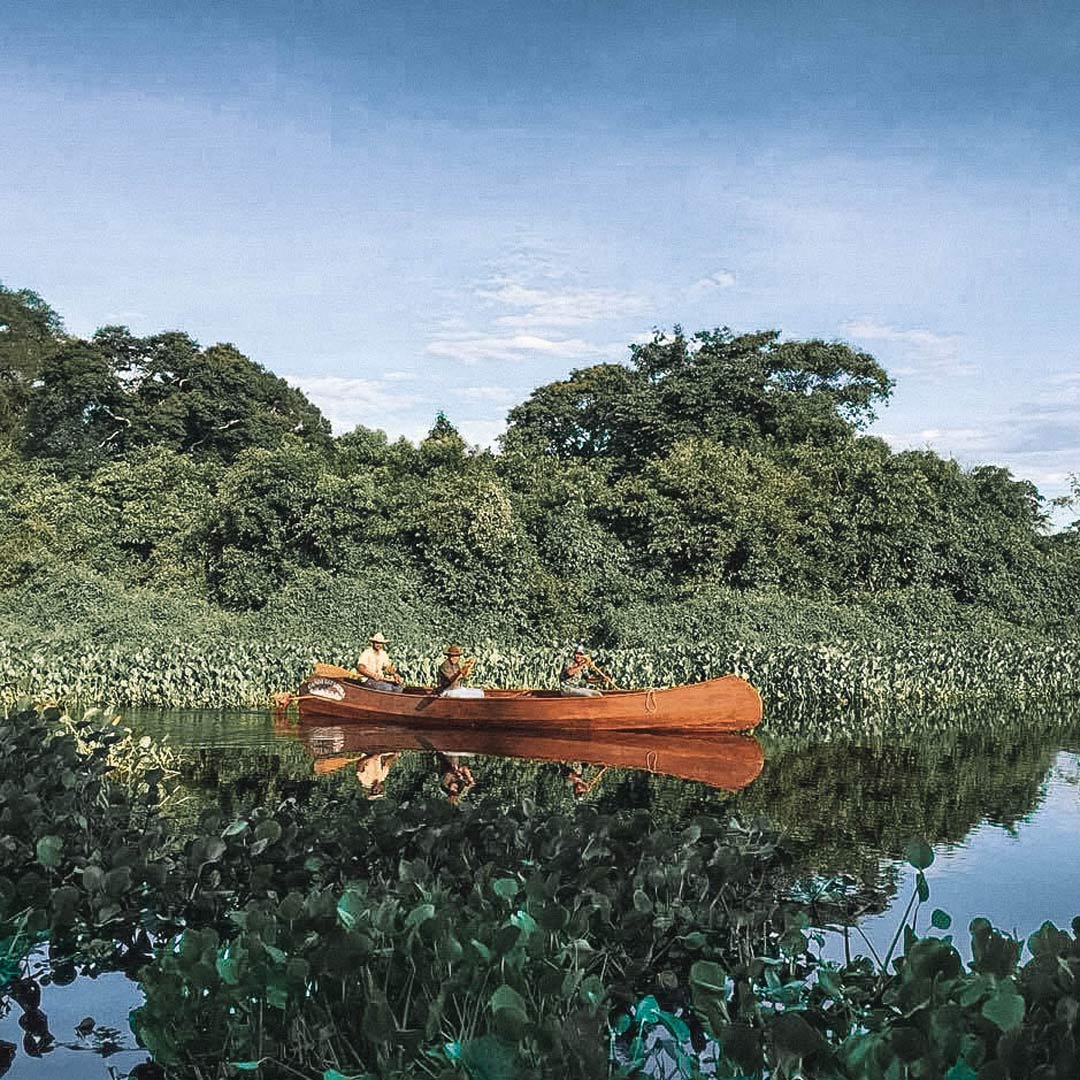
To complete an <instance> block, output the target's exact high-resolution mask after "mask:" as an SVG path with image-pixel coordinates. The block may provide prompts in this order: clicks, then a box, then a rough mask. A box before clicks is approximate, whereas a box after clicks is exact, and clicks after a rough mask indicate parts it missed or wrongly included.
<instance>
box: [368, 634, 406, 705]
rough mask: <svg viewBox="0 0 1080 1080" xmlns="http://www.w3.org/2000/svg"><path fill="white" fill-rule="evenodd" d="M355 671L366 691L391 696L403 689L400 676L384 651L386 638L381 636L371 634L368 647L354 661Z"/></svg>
mask: <svg viewBox="0 0 1080 1080" xmlns="http://www.w3.org/2000/svg"><path fill="white" fill-rule="evenodd" d="M356 670H357V672H358V673H359V675H360V678H361V680H362V681H363V684H364V686H366V687H367V689H368V690H386V691H388V692H389V693H391V694H400V693H401V691H402V690H404V689H405V686H404V684H403V683H402V680H401V676H400V675H399V674H398V673H397V669H396V668H395V667H394V665H393V664H392V663H391V662H390V656H389V654H388V653H387V651H386V638H384V637H383V636H382V634H373V635H372V636H371V638H370V639H369V641H368V647H367V648H366V649H365V650H364V651H363V652H362V653H361V654H360V659H359V660H357V661H356Z"/></svg>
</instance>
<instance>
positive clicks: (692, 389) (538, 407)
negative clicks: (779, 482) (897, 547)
mask: <svg viewBox="0 0 1080 1080" xmlns="http://www.w3.org/2000/svg"><path fill="white" fill-rule="evenodd" d="M892 385H893V384H892V381H891V380H890V379H889V377H888V375H887V374H886V373H885V371H884V369H882V368H881V366H880V365H879V364H878V363H877V362H876V361H875V360H874V358H873V357H872V356H870V355H869V354H868V353H864V352H859V351H857V350H854V349H852V348H851V347H850V346H848V345H845V344H843V343H840V342H824V341H818V340H814V341H781V340H780V335H779V333H778V332H777V331H772V330H769V331H763V332H760V333H755V334H741V335H738V336H736V335H734V334H733V333H732V332H731V331H730V330H728V329H726V328H724V329H719V330H703V331H699V332H698V333H696V334H694V335H693V336H692V337H690V338H687V337H686V336H685V335H684V334H683V332H682V330H681V329H680V328H679V327H676V328H675V332H674V334H673V335H672V336H670V337H669V336H668V335H666V334H664V333H662V332H659V331H658V332H657V333H656V334H655V335H654V337H653V339H652V341H650V342H648V343H647V344H644V345H633V346H631V356H630V366H629V367H626V366H623V365H620V364H600V365H597V366H595V367H591V368H585V369H583V370H579V371H574V372H571V374H570V377H569V379H567V380H564V381H562V382H557V383H551V384H549V385H547V386H542V387H540V388H539V389H537V390H535V391H533V393H532V395H531V396H530V397H529V399H528V400H527V401H526V402H524V403H523V404H521V405H518V406H516V407H515V408H514V409H512V410H511V411H510V414H509V417H508V425H509V430H508V433H507V436H506V440H505V441H504V447H506V448H508V449H509V448H512V447H513V446H532V447H535V448H536V449H538V450H540V451H543V452H547V453H552V454H556V455H559V456H563V457H582V458H586V459H589V458H595V457H601V456H607V457H611V458H613V459H614V460H615V461H616V462H618V463H619V467H620V469H621V470H623V471H631V470H633V469H634V468H636V467H637V465H638V464H639V463H640V462H641V461H643V460H645V459H647V458H651V457H654V456H656V455H658V454H663V453H665V452H667V451H668V450H670V449H671V448H672V447H673V446H674V445H675V444H676V443H677V442H679V441H680V440H683V439H687V438H692V437H695V436H704V437H707V438H709V439H711V440H713V441H715V442H719V443H720V444H722V445H725V446H753V445H757V444H767V445H770V446H781V447H782V446H791V445H794V444H796V443H800V442H811V443H815V444H819V445H830V444H833V443H836V442H837V441H840V440H843V439H847V438H850V437H851V436H852V435H853V434H854V433H855V432H857V431H859V430H860V429H862V428H864V427H865V426H866V425H867V424H869V423H870V422H871V421H872V420H873V419H874V408H875V407H876V406H877V405H878V404H879V403H882V402H884V401H887V400H888V397H889V394H890V393H891V390H892Z"/></svg>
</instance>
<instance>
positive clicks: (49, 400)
mask: <svg viewBox="0 0 1080 1080" xmlns="http://www.w3.org/2000/svg"><path fill="white" fill-rule="evenodd" d="M129 404H130V396H129V394H128V392H127V391H126V390H125V388H124V387H123V385H122V384H121V382H120V380H119V379H118V378H117V373H116V370H115V368H114V367H113V365H112V363H111V362H110V360H109V357H108V356H106V355H105V354H104V353H103V352H102V351H101V350H100V349H99V348H98V347H97V346H96V345H94V344H92V343H90V342H86V341H81V340H79V339H77V338H71V339H69V340H68V341H66V342H65V343H64V344H63V345H61V346H60V347H59V348H58V349H57V350H56V351H55V352H53V353H51V354H49V355H47V356H46V357H45V358H44V360H43V361H42V364H41V369H40V372H39V377H38V378H37V379H36V380H35V385H34V387H33V389H32V391H31V393H30V395H29V399H28V402H27V408H26V417H25V421H24V425H23V426H24V431H23V450H24V451H25V453H26V455H27V456H28V457H31V458H46V459H51V461H52V462H53V463H54V464H55V465H56V466H57V467H58V468H59V470H60V471H61V472H63V473H67V474H75V475H83V476H85V475H88V474H89V473H90V472H92V471H93V469H94V468H96V467H97V466H98V465H100V464H102V463H103V462H104V461H106V460H108V458H110V457H112V456H115V455H116V454H117V453H119V452H120V450H121V449H122V448H123V447H124V445H125V442H126V441H127V439H128V438H129V435H128V431H129V429H130V428H131V425H132V421H131V419H130V417H129V415H128V413H129V411H130V410H129Z"/></svg>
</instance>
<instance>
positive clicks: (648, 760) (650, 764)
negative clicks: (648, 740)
mask: <svg viewBox="0 0 1080 1080" xmlns="http://www.w3.org/2000/svg"><path fill="white" fill-rule="evenodd" d="M658 760H659V759H658V758H657V756H656V751H655V750H650V751H649V752H648V753H647V754H646V755H645V768H646V769H648V770H649V772H653V773H654V772H656V763H657V761H658Z"/></svg>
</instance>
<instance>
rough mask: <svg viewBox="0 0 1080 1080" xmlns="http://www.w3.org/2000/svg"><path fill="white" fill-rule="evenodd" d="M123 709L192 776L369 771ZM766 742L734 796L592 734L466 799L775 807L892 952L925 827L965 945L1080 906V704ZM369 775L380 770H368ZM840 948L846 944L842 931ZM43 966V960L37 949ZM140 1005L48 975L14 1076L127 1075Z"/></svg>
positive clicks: (939, 891)
mask: <svg viewBox="0 0 1080 1080" xmlns="http://www.w3.org/2000/svg"><path fill="white" fill-rule="evenodd" d="M126 719H127V721H128V722H129V723H130V724H131V725H132V726H133V727H135V728H136V729H137V730H138V731H140V732H142V733H146V734H149V735H152V736H154V737H155V738H164V737H166V736H167V737H168V741H169V742H170V743H171V744H172V745H173V746H174V747H175V748H177V750H178V751H180V752H182V754H183V756H184V759H185V761H186V762H187V773H188V783H189V784H190V785H191V787H192V790H198V789H200V788H201V789H203V790H204V791H208V790H212V789H213V788H214V787H215V786H216V785H218V784H227V783H236V782H239V783H247V784H250V783H252V782H254V783H258V782H259V781H260V779H265V777H266V776H267V775H269V774H275V775H281V774H284V775H287V776H290V777H297V778H303V777H312V776H315V775H316V774H318V775H322V776H325V775H328V774H331V773H336V774H339V775H340V774H342V773H344V772H345V771H346V770H348V771H349V772H351V771H353V770H355V768H356V747H355V746H352V745H350V743H349V739H348V737H347V733H343V732H342V730H341V729H335V728H333V727H332V726H328V727H327V728H324V729H319V730H311V731H305V732H303V733H301V732H299V731H298V729H296V728H295V726H293V725H290V724H281V723H277V724H275V722H274V721H273V719H272V718H271V717H270V716H268V715H267V714H266V713H238V712H231V713H205V712H204V713H142V714H133V715H130V716H128V717H127V718H126ZM761 744H762V747H763V750H764V758H765V760H764V765H763V767H760V761H759V762H758V766H759V767H760V775H758V776H757V777H756V779H753V778H752V773H753V772H755V771H756V767H753V760H752V755H750V754H749V751H746V752H745V753H744V757H746V763H744V764H745V768H744V769H743V771H744V772H746V770H747V769H749V773H747V776H749V777H750V779H748V780H747V781H746V783H745V786H743V787H742V788H741V790H739V791H736V792H727V791H722V790H719V789H716V788H712V787H710V786H708V785H707V784H702V783H700V782H696V781H691V780H681V779H678V778H672V777H665V776H663V775H658V774H656V773H655V772H654V774H652V775H650V774H649V773H647V772H643V771H635V770H632V769H626V768H617V767H613V768H609V769H607V770H603V769H601V768H600V767H599V766H590V765H589V763H588V762H589V755H588V752H587V750H585V749H584V748H583V749H582V750H581V752H580V754H579V755H578V761H577V762H575V770H576V771H575V774H573V775H568V770H567V768H566V767H565V766H560V765H559V764H558V763H557V762H555V761H541V762H540V763H539V764H538V763H536V762H535V761H528V760H516V759H506V758H495V757H490V756H484V755H479V754H473V755H471V756H469V757H467V758H463V759H460V760H462V761H465V762H467V763H468V765H469V767H470V769H471V772H472V774H473V776H474V778H475V781H476V783H475V787H473V788H472V789H471V790H470V791H468V792H467V793H466V795H465V797H467V798H470V799H482V798H513V797H518V796H520V795H530V794H531V795H536V796H542V797H546V798H547V799H548V801H549V802H550V800H551V799H553V798H554V799H561V800H562V801H563V802H564V803H565V804H566V805H571V804H572V802H573V799H574V794H573V785H574V781H575V776H576V777H577V779H578V782H579V784H580V783H585V784H588V785H590V787H589V791H588V793H587V794H586V795H585V796H584V797H585V798H587V799H592V800H595V801H597V802H598V803H601V804H602V805H604V806H605V807H607V808H612V807H617V806H647V807H649V808H650V809H651V810H652V811H653V812H654V813H656V814H662V815H668V816H672V815H673V816H676V817H678V816H681V815H686V816H692V815H693V814H696V813H701V812H715V813H716V814H718V815H721V816H724V817H726V816H729V815H730V814H732V813H742V814H748V815H763V816H764V817H766V818H769V819H771V820H772V821H773V822H775V823H776V824H778V825H779V826H780V827H782V828H783V829H784V830H785V831H786V832H788V833H789V834H791V835H792V836H794V837H795V838H797V840H799V841H800V842H801V855H800V859H801V864H800V865H801V869H802V870H803V871H804V872H805V874H806V876H807V879H808V880H819V881H820V880H823V879H827V878H829V877H835V876H839V875H845V876H849V877H851V878H852V879H854V880H856V881H857V882H858V883H859V884H860V886H861V887H862V888H863V891H864V894H865V895H867V896H868V897H870V898H871V902H870V903H869V906H868V910H867V913H866V915H865V916H864V918H863V920H862V924H861V925H862V928H863V930H864V932H865V933H866V935H867V937H868V938H869V939H870V941H871V942H872V943H873V944H874V945H875V947H877V948H878V949H879V950H880V949H882V948H883V947H885V946H886V945H887V943H888V941H889V940H890V938H891V937H892V935H893V933H894V931H895V929H896V926H897V920H898V918H899V914H900V912H902V910H903V908H904V906H905V905H906V903H907V899H908V897H909V896H910V894H911V890H912V888H913V876H912V872H911V871H910V870H909V869H907V868H906V867H905V866H904V864H903V861H902V859H901V857H900V855H901V852H902V851H903V848H904V845H905V844H906V842H907V841H908V840H909V839H910V838H912V837H924V838H925V839H927V840H928V841H930V842H931V843H932V844H933V847H934V851H935V856H936V858H935V861H934V864H933V865H932V866H931V867H930V869H929V870H928V871H927V878H928V880H929V883H930V886H931V898H930V902H929V904H928V905H926V907H925V910H924V916H923V925H924V926H925V925H927V924H928V921H929V915H930V911H931V910H932V909H933V908H935V907H940V908H943V909H945V910H946V911H948V912H950V914H951V915H952V916H953V920H954V930H955V932H956V935H957V941H958V944H959V945H960V946H961V947H963V946H964V945H965V944H966V941H967V931H966V927H967V924H968V922H969V921H970V919H971V918H973V917H974V916H976V915H982V916H985V917H987V918H989V919H990V920H991V921H992V922H993V923H994V924H995V925H996V926H998V927H1000V928H1002V929H1005V930H1010V931H1012V932H1014V933H1016V934H1018V935H1020V936H1027V935H1028V934H1030V933H1031V932H1033V931H1034V930H1035V929H1037V928H1038V926H1039V925H1040V924H1041V923H1042V922H1043V920H1045V919H1049V920H1051V921H1053V922H1055V923H1057V924H1058V925H1059V926H1067V925H1068V924H1069V921H1070V920H1071V919H1072V917H1073V916H1074V915H1076V914H1078V913H1080V860H1078V859H1076V857H1075V851H1076V846H1077V841H1078V839H1080V713H1078V714H1077V715H1076V717H1075V719H1074V718H1071V717H1069V716H1068V715H1066V716H1064V717H1062V716H1053V717H1050V716H1047V715H1045V714H1040V715H1024V714H1019V715H1015V716H1012V717H1007V716H992V717H981V718H980V717H976V718H970V717H968V718H964V720H963V722H962V723H960V724H959V725H958V726H957V727H955V728H949V727H946V728H944V729H942V730H940V731H938V733H936V734H935V733H933V731H927V732H923V733H921V734H919V735H918V736H914V735H913V736H909V737H908V738H906V739H905V738H890V739H881V740H877V741H875V740H865V739H864V740H859V741H847V742H845V741H837V740H830V741H824V740H815V739H813V738H800V739H790V738H789V739H780V738H775V737H770V736H769V734H768V732H767V730H766V732H764V733H763V735H762V739H761ZM373 749H375V748H373ZM378 749H382V748H381V747H380V748H378ZM451 749H459V750H465V749H468V748H467V747H453V748H451ZM755 752H756V750H755ZM387 760H388V759H386V760H383V761H381V762H378V763H376V764H377V766H378V765H381V766H382V767H383V770H384V772H385V776H384V777H383V783H384V784H385V791H386V798H387V799H388V800H391V801H392V800H394V799H395V798H401V797H408V796H410V795H413V794H416V793H418V792H420V791H424V792H426V793H428V794H435V793H438V792H439V791H440V790H442V789H441V788H440V778H439V773H440V770H441V768H442V766H440V765H438V764H436V759H435V757H434V754H433V753H432V752H431V750H404V751H403V752H401V753H400V754H399V755H398V756H397V757H396V758H395V759H393V760H392V762H390V764H389V765H387ZM646 760H647V763H648V765H649V766H650V768H653V769H654V770H655V769H657V768H664V767H665V766H666V764H667V761H668V760H674V759H665V758H664V757H663V756H662V753H661V754H659V755H658V754H652V755H650V756H648V757H647V759H646ZM316 762H318V763H319V764H318V766H317V767H316V764H315V763H316ZM731 775H742V774H740V773H738V770H736V771H735V772H734V773H732V774H731ZM744 779H745V777H744ZM371 780H372V776H371V775H370V773H369V774H368V775H367V776H366V782H367V783H370V782H371ZM739 782H742V781H739ZM578 790H579V793H580V790H581V789H580V787H579V789H578ZM545 805H546V804H545ZM853 940H854V939H853ZM827 949H828V950H829V951H830V952H832V953H834V954H835V953H837V952H838V950H839V949H840V943H839V937H838V936H832V937H831V939H830V940H829V943H828V945H827ZM32 963H33V964H34V965H39V966H40V968H41V969H42V970H43V971H44V970H47V967H46V965H45V963H44V958H43V957H42V956H39V955H36V956H35V957H34V958H33V959H32ZM140 1001H141V994H140V991H139V987H138V984H137V983H135V982H133V981H130V980H129V979H127V978H126V977H125V976H123V975H120V974H106V975H102V976H100V977H98V978H97V979H76V980H74V981H73V982H71V983H70V984H69V985H56V984H55V983H53V984H49V985H46V986H45V987H44V990H43V996H42V1008H43V1010H44V1011H45V1012H46V1013H47V1014H48V1017H49V1027H50V1030H51V1032H52V1034H53V1036H54V1037H55V1038H56V1040H57V1043H56V1045H55V1047H54V1049H53V1050H52V1051H51V1052H49V1053H47V1054H45V1055H44V1056H43V1057H41V1058H33V1057H30V1056H28V1055H27V1054H25V1053H24V1052H23V1050H22V1043H23V1032H22V1031H21V1030H20V1029H19V1027H18V1026H17V1023H16V1020H17V1015H18V1013H19V1010H18V1009H14V1010H12V1011H11V1012H10V1013H8V1015H6V1016H0V1039H3V1040H7V1041H9V1042H12V1043H16V1044H17V1045H18V1046H19V1051H18V1053H17V1055H16V1057H15V1060H14V1063H13V1064H12V1066H11V1068H10V1070H9V1071H8V1073H7V1074H6V1075H7V1076H9V1077H14V1078H21V1077H27V1078H29V1077H34V1078H45V1077H48V1078H50V1080H51V1078H65V1077H72V1078H75V1077H102V1078H104V1077H108V1076H110V1075H112V1076H124V1075H126V1074H127V1072H128V1070H130V1069H131V1068H132V1066H133V1065H134V1064H136V1063H137V1062H139V1061H142V1060H144V1058H145V1054H144V1053H143V1052H142V1051H139V1050H138V1048H137V1047H136V1046H135V1044H134V1040H133V1038H132V1036H131V1034H130V1029H129V1027H128V1013H129V1012H130V1010H131V1009H132V1008H134V1007H136V1006H137V1005H138V1004H139V1003H140ZM89 1018H92V1019H93V1020H94V1025H93V1028H92V1030H89V1028H90V1025H89V1024H83V1028H84V1029H87V1030H86V1033H85V1034H83V1035H79V1034H78V1033H77V1031H76V1028H77V1027H78V1026H79V1025H80V1023H81V1022H83V1021H84V1020H87V1019H89ZM110 1067H111V1069H112V1070H113V1071H112V1072H110Z"/></svg>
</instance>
